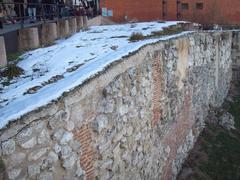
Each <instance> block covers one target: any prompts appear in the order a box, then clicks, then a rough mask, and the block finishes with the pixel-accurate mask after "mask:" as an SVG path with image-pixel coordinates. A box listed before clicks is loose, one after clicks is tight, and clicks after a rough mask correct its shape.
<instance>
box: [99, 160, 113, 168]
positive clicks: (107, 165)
mask: <svg viewBox="0 0 240 180" xmlns="http://www.w3.org/2000/svg"><path fill="white" fill-rule="evenodd" d="M112 165H113V160H112V159H108V160H106V161H104V163H103V164H102V165H101V169H108V170H110V169H112Z"/></svg>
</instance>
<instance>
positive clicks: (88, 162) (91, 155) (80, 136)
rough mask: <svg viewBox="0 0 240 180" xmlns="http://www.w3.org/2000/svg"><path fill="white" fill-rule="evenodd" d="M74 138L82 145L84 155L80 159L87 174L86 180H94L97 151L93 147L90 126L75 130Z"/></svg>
mask: <svg viewBox="0 0 240 180" xmlns="http://www.w3.org/2000/svg"><path fill="white" fill-rule="evenodd" d="M74 137H75V139H76V140H78V141H79V142H80V144H81V150H82V154H81V157H80V164H81V167H82V169H83V170H84V171H85V173H86V179H87V180H92V179H94V161H95V154H96V153H95V150H94V149H93V146H92V130H91V127H90V126H89V125H83V126H82V127H81V128H79V129H77V130H75V132H74Z"/></svg>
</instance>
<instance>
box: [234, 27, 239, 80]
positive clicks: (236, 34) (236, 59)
mask: <svg viewBox="0 0 240 180" xmlns="http://www.w3.org/2000/svg"><path fill="white" fill-rule="evenodd" d="M232 41H233V43H232V63H233V79H234V81H235V82H239V80H240V32H238V31H234V32H233V40H232Z"/></svg>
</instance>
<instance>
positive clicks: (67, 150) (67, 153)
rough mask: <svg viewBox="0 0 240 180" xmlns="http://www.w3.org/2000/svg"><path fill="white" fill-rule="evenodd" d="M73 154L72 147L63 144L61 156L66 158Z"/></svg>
mask: <svg viewBox="0 0 240 180" xmlns="http://www.w3.org/2000/svg"><path fill="white" fill-rule="evenodd" d="M71 154H72V148H71V147H70V146H63V147H62V150H61V157H62V158H63V159H66V158H67V157H69V156H70V155H71Z"/></svg>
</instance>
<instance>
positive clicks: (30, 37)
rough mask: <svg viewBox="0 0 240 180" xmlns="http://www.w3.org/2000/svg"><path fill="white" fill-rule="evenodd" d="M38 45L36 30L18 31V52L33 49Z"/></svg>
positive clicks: (34, 28)
mask: <svg viewBox="0 0 240 180" xmlns="http://www.w3.org/2000/svg"><path fill="white" fill-rule="evenodd" d="M39 45H40V43H39V36H38V28H36V27H32V28H26V29H20V30H18V49H19V50H20V51H21V50H27V49H35V48H38V47H39Z"/></svg>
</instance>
